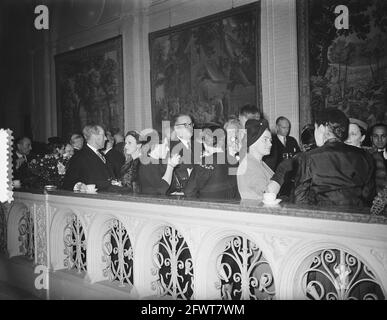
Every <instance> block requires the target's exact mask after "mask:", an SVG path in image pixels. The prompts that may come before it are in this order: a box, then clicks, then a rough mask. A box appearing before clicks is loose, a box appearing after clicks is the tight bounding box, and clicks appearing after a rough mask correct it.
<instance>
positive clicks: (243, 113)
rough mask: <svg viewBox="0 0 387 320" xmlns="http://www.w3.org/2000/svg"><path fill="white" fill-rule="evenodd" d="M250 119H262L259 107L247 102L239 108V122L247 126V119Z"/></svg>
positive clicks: (243, 126)
mask: <svg viewBox="0 0 387 320" xmlns="http://www.w3.org/2000/svg"><path fill="white" fill-rule="evenodd" d="M249 119H256V120H260V119H261V113H260V112H259V110H258V108H257V107H256V106H254V105H251V104H246V105H244V106H243V107H242V108H240V110H239V122H240V124H241V126H242V128H245V124H246V121H247V120H249Z"/></svg>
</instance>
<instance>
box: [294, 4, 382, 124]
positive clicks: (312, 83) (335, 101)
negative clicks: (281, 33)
mask: <svg viewBox="0 0 387 320" xmlns="http://www.w3.org/2000/svg"><path fill="white" fill-rule="evenodd" d="M338 5H345V6H346V7H347V8H348V18H349V20H348V22H349V25H348V29H337V28H336V27H335V19H336V18H337V17H338V14H335V8H336V7H337V6H338ZM297 10H298V18H299V20H298V32H299V49H300V51H299V54H300V55H299V58H300V60H299V66H300V70H299V74H300V112H301V113H300V120H301V122H302V123H301V125H304V124H306V123H308V122H312V121H313V115H314V114H315V112H316V111H318V110H322V109H324V108H327V107H337V108H338V109H340V110H342V111H344V112H345V114H346V115H347V116H349V117H354V118H358V119H361V120H363V121H366V122H367V123H368V124H369V125H373V124H375V123H376V122H383V121H384V122H387V2H386V1H385V0H367V1H363V0H329V1H328V0H310V1H304V0H299V1H298V3H297Z"/></svg>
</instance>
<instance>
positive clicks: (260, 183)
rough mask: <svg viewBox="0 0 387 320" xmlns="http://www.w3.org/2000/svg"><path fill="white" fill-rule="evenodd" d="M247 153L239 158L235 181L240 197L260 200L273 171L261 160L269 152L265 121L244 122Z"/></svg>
mask: <svg viewBox="0 0 387 320" xmlns="http://www.w3.org/2000/svg"><path fill="white" fill-rule="evenodd" d="M245 128H246V131H247V135H246V138H245V141H246V142H247V153H246V155H245V156H244V157H243V159H242V160H241V162H240V164H239V167H238V172H237V181H238V189H239V193H240V196H241V199H242V200H243V199H252V200H262V198H263V193H264V192H265V191H266V188H267V185H268V184H269V182H270V179H271V177H272V176H273V174H274V173H273V171H272V170H271V169H270V168H269V166H268V165H267V164H266V163H265V162H263V161H262V157H263V156H265V155H268V154H270V149H271V133H270V131H269V128H268V124H267V122H266V121H262V120H255V119H250V120H247V122H246V124H245Z"/></svg>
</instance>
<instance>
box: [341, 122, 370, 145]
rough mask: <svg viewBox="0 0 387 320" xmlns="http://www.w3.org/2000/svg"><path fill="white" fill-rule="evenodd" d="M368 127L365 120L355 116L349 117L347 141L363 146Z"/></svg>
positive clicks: (350, 143) (347, 142)
mask: <svg viewBox="0 0 387 320" xmlns="http://www.w3.org/2000/svg"><path fill="white" fill-rule="evenodd" d="M367 129H368V125H367V124H366V123H365V122H363V121H361V120H358V119H355V118H349V127H348V138H347V140H346V141H345V143H346V144H349V145H351V146H354V147H358V148H361V145H362V143H363V141H364V139H365V136H366V133H367Z"/></svg>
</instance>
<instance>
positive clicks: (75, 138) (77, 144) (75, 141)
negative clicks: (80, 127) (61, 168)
mask: <svg viewBox="0 0 387 320" xmlns="http://www.w3.org/2000/svg"><path fill="white" fill-rule="evenodd" d="M70 144H71V145H72V147H73V148H74V154H76V153H77V152H78V151H80V150H81V149H82V147H83V145H84V139H83V137H82V135H80V134H79V133H74V134H73V135H72V136H71V138H70Z"/></svg>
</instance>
